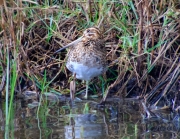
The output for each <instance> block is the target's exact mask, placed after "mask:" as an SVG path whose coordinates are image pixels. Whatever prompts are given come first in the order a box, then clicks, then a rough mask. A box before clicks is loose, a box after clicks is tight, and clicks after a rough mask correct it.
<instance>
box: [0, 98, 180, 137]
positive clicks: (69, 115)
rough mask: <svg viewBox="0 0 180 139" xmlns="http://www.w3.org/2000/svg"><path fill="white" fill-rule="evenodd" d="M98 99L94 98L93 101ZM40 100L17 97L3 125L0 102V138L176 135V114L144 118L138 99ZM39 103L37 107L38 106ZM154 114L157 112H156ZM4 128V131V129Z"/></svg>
mask: <svg viewBox="0 0 180 139" xmlns="http://www.w3.org/2000/svg"><path fill="white" fill-rule="evenodd" d="M97 102H98V101H97ZM97 102H96V101H95V100H92V101H81V100H76V101H75V102H74V103H73V104H71V103H70V102H68V101H67V102H58V101H46V100H42V101H41V103H37V102H32V101H29V100H28V101H21V100H17V101H16V102H15V103H14V110H13V112H12V114H11V118H10V119H11V120H10V125H9V126H8V128H5V108H4V107H5V106H4V103H3V102H1V109H0V118H1V120H0V127H1V128H0V138H1V139H3V138H18V139H143V138H145V139H150V138H153V139H156V138H158V139H170V138H180V135H179V133H178V131H179V124H178V123H180V122H179V117H178V116H176V118H173V117H174V114H172V113H166V114H159V115H161V117H159V118H157V117H156V118H155V117H152V118H150V119H148V120H147V119H146V118H145V117H146V116H145V115H143V110H142V106H141V104H140V103H139V101H138V100H118V99H114V101H113V102H112V101H108V102H107V103H106V104H105V105H97V104H98V103H97ZM38 105H39V107H38ZM156 116H157V115H156ZM5 129H6V130H5Z"/></svg>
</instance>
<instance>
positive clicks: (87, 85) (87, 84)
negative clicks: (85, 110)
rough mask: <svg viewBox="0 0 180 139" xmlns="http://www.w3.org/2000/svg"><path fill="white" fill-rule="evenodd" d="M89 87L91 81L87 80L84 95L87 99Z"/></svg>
mask: <svg viewBox="0 0 180 139" xmlns="http://www.w3.org/2000/svg"><path fill="white" fill-rule="evenodd" d="M88 87H89V81H86V94H85V96H84V98H85V99H87V98H88Z"/></svg>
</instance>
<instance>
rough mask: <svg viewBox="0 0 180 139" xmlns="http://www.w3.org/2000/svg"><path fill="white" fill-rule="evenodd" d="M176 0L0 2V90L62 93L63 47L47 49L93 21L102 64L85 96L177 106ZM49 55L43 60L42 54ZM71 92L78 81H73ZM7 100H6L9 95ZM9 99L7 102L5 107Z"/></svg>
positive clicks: (179, 37) (179, 48)
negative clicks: (104, 55)
mask: <svg viewBox="0 0 180 139" xmlns="http://www.w3.org/2000/svg"><path fill="white" fill-rule="evenodd" d="M179 8H180V3H179V1H178V0H174V1H166V0H152V1H148V0H143V1H142V0H127V1H123V0H119V1H108V0H98V1H96V0H95V1H92V2H91V3H90V2H85V1H81V0H80V1H77V0H71V1H60V0H59V1H58V0H51V1H47V0H44V1H42V0H39V1H30V0H23V1H18V0H17V1H13V0H8V1H4V3H3V4H2V6H1V15H0V16H1V19H0V36H1V40H0V41H1V42H0V49H1V51H0V59H1V60H0V65H1V66H0V78H1V86H0V89H1V90H0V91H1V92H2V96H3V94H6V100H7V105H8V96H9V95H10V96H13V95H14V93H15V94H20V93H22V92H24V91H26V90H32V91H36V92H37V93H38V92H40V93H44V92H54V93H56V94H57V93H59V94H62V95H65V94H66V95H68V94H69V92H70V91H69V83H70V81H71V80H72V77H71V73H70V72H69V71H68V70H67V69H66V67H65V62H66V53H67V50H64V51H62V52H61V53H60V54H58V55H56V56H55V57H53V53H54V52H55V51H56V50H58V49H59V48H61V47H63V46H65V45H66V44H68V43H70V42H71V41H73V40H75V39H77V38H78V37H80V36H81V35H82V32H83V30H85V29H86V28H88V27H91V26H99V28H100V29H101V30H102V32H103V35H104V40H105V42H106V48H107V51H108V53H107V59H108V62H109V69H108V71H107V73H106V75H105V76H103V77H99V78H95V79H93V80H92V81H91V86H90V90H91V95H92V94H94V95H96V96H101V95H102V92H104V94H103V96H101V98H103V99H102V101H105V100H106V99H108V98H111V97H114V96H116V97H121V98H123V97H140V98H143V101H142V103H143V104H145V105H144V106H145V109H146V107H149V108H153V107H152V106H161V107H162V106H164V105H166V106H168V108H173V110H176V111H178V110H179V102H180V101H177V100H179V99H180V96H179V94H178V92H179V90H180V88H179V87H180V45H179V44H180V33H179V32H180V22H179V19H180V11H179ZM51 57H53V60H52V61H51V62H50V63H48V61H49V59H50V58H51ZM5 86H6V87H5ZM76 88H77V94H78V92H80V91H82V90H84V89H85V84H81V81H76ZM11 101H13V100H12V98H11ZM11 105H12V103H10V106H11Z"/></svg>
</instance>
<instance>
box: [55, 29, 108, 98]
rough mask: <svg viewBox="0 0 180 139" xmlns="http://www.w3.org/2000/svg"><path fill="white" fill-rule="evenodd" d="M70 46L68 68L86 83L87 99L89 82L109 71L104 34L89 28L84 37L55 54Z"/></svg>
mask: <svg viewBox="0 0 180 139" xmlns="http://www.w3.org/2000/svg"><path fill="white" fill-rule="evenodd" d="M70 46H71V48H70V50H69V52H68V54H67V56H68V58H67V63H66V67H67V68H68V69H69V70H70V71H71V72H72V73H73V74H75V75H76V78H77V79H81V80H85V81H86V94H85V98H86V99H87V97H88V83H89V81H90V80H91V79H92V78H93V77H96V76H98V75H100V74H102V73H103V72H105V71H106V70H107V61H106V48H105V44H104V41H103V38H102V34H101V32H100V30H99V29H98V28H96V27H92V28H88V29H86V30H85V31H84V33H83V36H82V37H80V38H79V39H77V40H75V41H73V42H72V43H70V44H68V45H67V46H65V47H63V48H61V49H59V50H57V51H56V52H55V53H58V52H59V51H61V50H62V49H65V48H67V47H70Z"/></svg>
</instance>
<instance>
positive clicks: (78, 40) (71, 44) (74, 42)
mask: <svg viewBox="0 0 180 139" xmlns="http://www.w3.org/2000/svg"><path fill="white" fill-rule="evenodd" d="M82 37H83V36H82ZM82 37H80V38H79V39H77V40H75V41H73V42H71V43H69V44H68V45H66V46H64V47H62V48H60V49H59V50H57V51H56V52H54V54H56V53H59V52H61V51H62V50H64V49H66V48H68V47H70V46H73V45H76V44H77V43H79V42H80V41H81V40H82Z"/></svg>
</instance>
